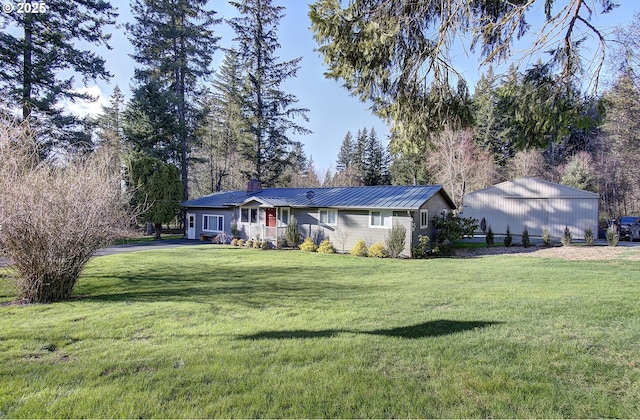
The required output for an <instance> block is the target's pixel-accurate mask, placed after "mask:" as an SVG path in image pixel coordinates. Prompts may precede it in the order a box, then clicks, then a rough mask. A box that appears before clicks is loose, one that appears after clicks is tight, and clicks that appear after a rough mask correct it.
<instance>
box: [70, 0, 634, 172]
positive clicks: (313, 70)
mask: <svg viewBox="0 0 640 420" xmlns="http://www.w3.org/2000/svg"><path fill="white" fill-rule="evenodd" d="M621 2H622V3H623V5H621V6H620V7H618V8H617V9H615V10H614V11H613V12H612V13H610V14H608V15H604V16H598V17H596V16H594V18H593V21H592V23H593V24H595V25H596V26H598V27H605V28H612V27H614V26H616V25H624V24H626V23H628V22H629V21H630V20H631V18H632V17H633V14H634V12H635V11H636V9H638V10H640V2H636V1H633V0H622V1H621ZM542 3H543V2H542V1H540V4H542ZM557 3H558V4H560V3H564V1H562V0H557ZM112 4H113V5H114V6H116V7H117V8H118V10H119V13H120V16H119V18H118V22H119V23H124V22H127V21H130V20H131V19H132V17H131V13H130V11H129V2H128V0H112ZM274 4H277V5H282V6H285V7H286V10H285V15H286V16H285V17H284V18H283V19H282V20H281V22H280V44H281V46H282V48H281V49H280V50H279V51H278V55H279V56H280V58H281V59H282V60H291V59H294V58H297V57H302V61H301V63H300V70H299V72H298V76H297V77H296V78H295V79H291V80H289V81H288V82H287V83H286V85H285V86H284V90H285V91H287V92H288V93H292V94H294V95H296V96H297V98H298V99H299V103H298V105H299V106H301V107H304V108H308V109H309V110H310V111H309V113H308V117H309V122H308V123H304V124H305V126H306V127H307V128H309V129H310V130H312V131H313V133H312V134H309V135H305V136H301V137H299V138H296V140H300V141H301V142H302V143H303V144H304V145H305V151H306V153H307V155H308V156H312V157H313V160H314V165H315V167H316V169H321V170H324V169H326V168H329V167H335V159H336V156H337V153H338V149H339V147H340V143H341V142H342V139H343V138H344V136H345V134H346V133H347V132H348V131H351V132H352V133H353V134H355V133H356V132H357V131H358V130H360V129H362V128H364V127H367V129H369V128H371V127H373V128H374V129H375V130H376V132H377V134H378V137H379V138H380V139H382V140H383V141H385V143H386V138H387V134H388V131H389V129H388V126H387V125H386V124H385V122H384V121H382V120H381V119H380V118H378V117H376V116H374V115H372V114H371V112H370V111H369V109H368V108H369V105H368V104H365V103H361V102H360V101H358V100H357V99H356V98H354V97H352V96H350V95H349V93H348V92H347V91H346V89H344V88H343V87H342V86H341V82H339V81H334V80H328V79H325V77H324V75H323V72H324V71H325V68H324V66H323V64H322V59H321V58H320V57H319V56H318V53H317V52H316V51H315V48H317V45H316V43H315V41H314V39H313V36H312V33H311V31H310V30H309V26H310V22H309V18H308V2H307V1H304V0H280V1H278V0H274ZM535 7H539V6H535ZM209 8H210V9H213V10H216V11H217V12H218V16H219V17H222V18H225V19H226V18H230V17H233V16H235V15H236V9H235V8H234V7H232V6H231V5H229V4H228V3H227V2H226V1H222V0H218V1H210V2H209ZM532 23H534V22H533V21H532ZM534 26H535V25H534ZM216 32H217V33H218V35H219V36H222V39H221V40H220V42H219V45H220V46H225V47H227V46H230V45H231V44H232V39H233V38H234V34H233V32H232V31H231V30H230V29H229V28H228V26H227V25H226V24H224V23H223V24H221V25H219V26H218V27H217V28H216ZM112 33H113V36H112V40H111V45H112V47H113V49H112V50H111V51H107V50H101V53H102V55H103V57H104V58H105V59H106V60H107V68H108V69H109V71H110V72H111V73H112V74H113V75H114V77H113V79H112V80H111V81H110V82H109V83H105V82H101V81H100V82H98V83H96V85H95V86H91V87H89V89H90V91H91V92H92V93H94V94H96V95H100V96H101V97H102V98H103V100H104V99H105V98H108V97H109V95H111V93H112V91H113V88H114V87H115V85H116V84H117V85H119V86H120V88H121V89H122V90H123V92H124V93H125V95H126V96H127V98H129V85H130V82H131V78H132V76H133V69H134V67H135V63H134V62H133V60H131V59H130V57H129V54H130V53H131V52H132V47H131V44H130V43H129V41H128V40H127V37H126V35H125V33H124V29H122V28H120V29H116V28H114V30H113V32H112ZM525 42H526V41H525ZM523 44H524V42H523V43H520V44H518V45H517V46H516V49H517V48H524V46H523ZM456 51H457V52H456V53H455V54H454V56H453V60H454V62H455V63H456V67H457V68H458V69H459V70H461V71H462V73H463V74H464V77H465V78H466V80H467V82H468V84H469V87H470V88H471V89H473V86H474V85H475V83H476V81H477V80H478V78H479V76H480V74H481V73H482V72H483V71H484V69H479V68H478V61H477V58H476V57H473V56H469V55H468V54H467V53H466V52H465V51H464V50H463V49H461V48H458V49H456ZM221 59H222V52H217V53H216V54H215V56H214V60H213V61H214V67H217V65H218V64H219V62H220V61H221ZM505 66H506V65H505ZM499 70H500V68H498V71H499ZM605 76H606V74H605ZM99 106H100V103H99V102H98V103H94V104H75V105H74V104H70V106H69V108H70V109H73V110H74V111H75V112H78V113H83V112H93V113H95V112H96V110H99Z"/></svg>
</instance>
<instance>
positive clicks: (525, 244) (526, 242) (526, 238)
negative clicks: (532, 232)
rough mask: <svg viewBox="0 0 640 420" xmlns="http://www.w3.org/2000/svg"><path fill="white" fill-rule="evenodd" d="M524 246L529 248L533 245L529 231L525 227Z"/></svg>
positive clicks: (523, 233)
mask: <svg viewBox="0 0 640 420" xmlns="http://www.w3.org/2000/svg"><path fill="white" fill-rule="evenodd" d="M522 246H523V247H525V248H529V247H530V246H531V240H530V239H529V231H528V230H527V228H526V227H525V228H524V230H523V231H522Z"/></svg>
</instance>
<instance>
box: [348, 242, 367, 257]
mask: <svg viewBox="0 0 640 420" xmlns="http://www.w3.org/2000/svg"><path fill="white" fill-rule="evenodd" d="M351 255H353V256H354V257H366V256H367V255H369V253H368V251H367V244H366V243H365V241H364V240H363V239H360V240H359V241H358V242H356V244H355V246H354V247H353V249H352V250H351Z"/></svg>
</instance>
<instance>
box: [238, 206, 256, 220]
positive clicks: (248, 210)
mask: <svg viewBox="0 0 640 420" xmlns="http://www.w3.org/2000/svg"><path fill="white" fill-rule="evenodd" d="M240 222H241V223H258V208H257V207H242V208H240Z"/></svg>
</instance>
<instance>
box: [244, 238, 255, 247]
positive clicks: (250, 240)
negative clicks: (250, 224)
mask: <svg viewBox="0 0 640 420" xmlns="http://www.w3.org/2000/svg"><path fill="white" fill-rule="evenodd" d="M244 246H246V247H247V248H253V239H247V242H245V243H244Z"/></svg>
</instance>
